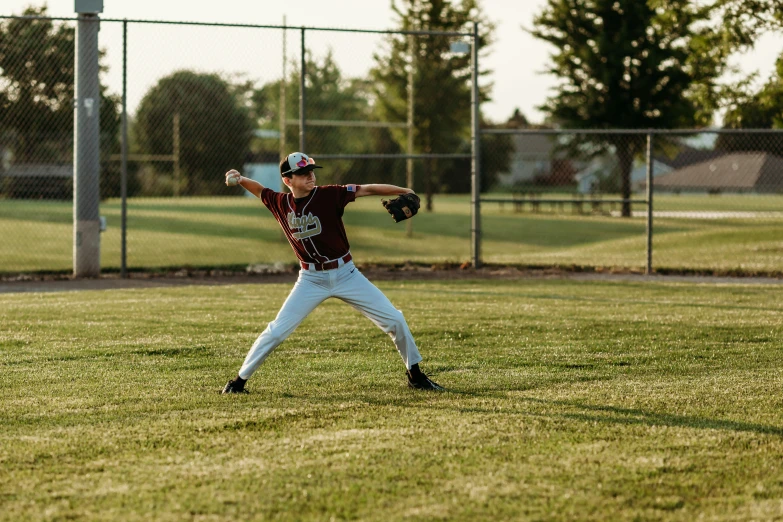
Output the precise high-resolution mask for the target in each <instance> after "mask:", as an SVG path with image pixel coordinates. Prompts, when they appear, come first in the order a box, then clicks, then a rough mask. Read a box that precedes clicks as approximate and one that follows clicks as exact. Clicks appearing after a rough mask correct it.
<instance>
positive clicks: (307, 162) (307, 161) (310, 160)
mask: <svg viewBox="0 0 783 522" xmlns="http://www.w3.org/2000/svg"><path fill="white" fill-rule="evenodd" d="M308 165H315V160H314V159H313V158H307V159H305V158H302V159H300V160H299V161H297V162H296V166H297V167H298V169H303V168H305V167H306V166H308ZM298 169H297V170H294V169H293V168H292V169H291V170H287V171H285V172H283V176H286V177H288V176H291V175H292V174H296V173H297V171H298Z"/></svg>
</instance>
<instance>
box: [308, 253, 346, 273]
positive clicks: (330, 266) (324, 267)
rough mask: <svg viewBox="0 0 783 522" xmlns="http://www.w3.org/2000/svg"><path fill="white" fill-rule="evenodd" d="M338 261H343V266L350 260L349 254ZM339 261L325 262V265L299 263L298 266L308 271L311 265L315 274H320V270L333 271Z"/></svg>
mask: <svg viewBox="0 0 783 522" xmlns="http://www.w3.org/2000/svg"><path fill="white" fill-rule="evenodd" d="M340 259H342V260H343V264H345V263H347V262H348V261H350V260H351V259H352V258H351V253H350V252H348V253H347V254H345V255H344V256H343V257H341V258H340ZM340 259H335V260H334V261H327V262H326V263H305V262H304V261H300V262H299V264H300V265H302V268H304V269H305V270H310V265H313V267H314V270H315V271H316V272H320V271H322V270H334V269H335V268H337V267H338V266H340Z"/></svg>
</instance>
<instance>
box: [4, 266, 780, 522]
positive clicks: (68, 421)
mask: <svg viewBox="0 0 783 522" xmlns="http://www.w3.org/2000/svg"><path fill="white" fill-rule="evenodd" d="M379 286H380V287H381V289H382V290H383V291H384V292H385V293H387V295H389V297H390V298H391V299H392V301H393V302H394V303H395V304H396V305H397V306H398V307H400V308H402V310H403V311H404V313H405V315H406V317H407V319H408V321H409V324H410V326H411V328H412V329H413V331H414V333H415V335H416V337H417V341H418V343H419V345H420V347H421V350H422V352H423V354H424V356H425V364H426V366H425V369H426V370H428V371H430V372H431V373H432V375H433V377H434V378H435V379H436V380H437V381H438V382H440V383H441V384H444V385H445V386H447V387H448V388H449V389H450V390H451V391H450V392H449V393H444V394H421V393H415V392H413V391H411V390H408V389H407V388H406V387H405V381H404V377H403V373H402V364H401V362H400V360H399V356H398V355H397V353H396V351H395V350H394V348H393V346H392V344H391V342H390V341H389V339H388V337H386V336H385V335H384V334H383V333H382V332H380V331H379V330H377V329H376V328H375V327H374V326H373V325H372V324H370V323H369V321H367V320H366V319H364V318H363V317H362V316H361V315H359V314H358V313H357V312H355V311H354V310H353V309H351V308H350V307H348V306H346V305H345V304H343V303H340V302H338V301H333V300H330V301H327V302H325V303H324V304H323V305H322V306H321V307H319V308H318V309H316V311H315V312H314V313H313V314H312V315H311V316H310V317H308V319H307V320H306V321H305V323H304V324H303V325H302V326H301V327H300V328H299V329H298V330H297V331H296V332H295V333H294V334H293V335H292V336H291V337H290V338H289V339H288V340H287V341H286V342H285V343H284V344H283V345H281V346H280V347H279V348H278V349H277V351H276V352H275V353H273V354H272V355H271V356H270V358H269V359H268V360H267V361H266V363H265V364H264V365H263V366H262V367H261V368H260V370H259V371H258V372H257V374H256V375H255V376H254V377H253V379H251V381H250V382H249V384H248V388H249V389H250V390H251V391H252V392H253V393H252V394H251V395H248V396H238V397H224V396H221V395H219V394H218V393H217V391H218V390H219V388H220V387H221V386H222V385H223V384H224V383H225V381H226V380H227V379H228V378H229V377H230V376H231V375H233V374H234V372H235V371H236V369H237V367H238V366H239V364H241V361H242V359H243V358H244V355H245V353H246V352H247V349H248V347H249V346H250V344H251V343H252V342H253V340H254V339H255V337H256V336H257V334H258V333H260V331H261V330H262V329H263V328H264V327H265V325H266V322H267V321H270V320H272V319H273V318H274V316H275V314H276V313H277V310H278V308H279V306H280V305H281V304H282V302H283V301H284V300H285V298H286V296H287V294H288V291H289V290H290V285H247V286H226V287H209V288H205V287H184V288H182V287H180V288H165V289H144V290H120V291H102V292H73V293H51V294H32V295H31V294H17V295H14V294H7V295H2V296H0V307H1V308H2V310H3V321H2V323H0V366H1V367H2V369H1V373H0V375H2V379H1V380H0V389H1V390H2V394H3V402H2V406H1V407H0V408H1V409H0V414H1V415H2V426H3V429H2V431H0V438H1V439H2V444H0V463H1V464H2V468H3V470H4V473H3V474H0V492H2V493H0V494H1V495H2V497H0V498H2V504H3V509H2V510H0V519H2V520H19V519H63V518H80V519H86V520H92V519H96V520H97V519H106V518H113V519H124V520H148V519H152V518H154V519H160V520H167V519H172V520H173V519H181V518H200V519H225V518H237V519H253V518H256V519H268V518H274V519H281V520H323V519H329V518H332V517H333V518H335V519H364V520H367V519H373V520H375V519H388V520H402V519H425V518H426V519H448V520H498V519H509V518H514V519H520V518H522V519H561V520H568V519H590V520H608V519H611V520H615V519H619V520H625V519H666V520H692V519H694V518H697V517H698V516H704V517H705V518H707V519H713V520H737V519H750V518H755V519H771V518H776V517H781V516H783V506H781V504H780V502H779V499H780V498H781V495H783V472H781V469H780V466H779V462H780V459H781V457H783V415H781V411H783V410H782V409H781V406H783V401H781V397H780V389H781V384H783V382H781V381H783V379H782V378H781V375H782V373H781V370H783V355H782V354H783V350H782V349H783V342H781V339H782V338H783V335H781V334H783V315H782V314H781V313H780V312H781V304H780V300H779V297H778V296H779V292H780V289H779V288H778V286H779V285H772V286H763V285H740V284H722V285H706V284H689V283H620V282H573V281H559V280H516V281H507V280H506V281H457V282H422V281H407V282H383V283H380V284H379Z"/></svg>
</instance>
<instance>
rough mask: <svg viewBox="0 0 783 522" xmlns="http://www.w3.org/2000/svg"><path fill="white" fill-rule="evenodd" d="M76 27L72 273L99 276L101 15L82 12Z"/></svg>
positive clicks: (77, 275)
mask: <svg viewBox="0 0 783 522" xmlns="http://www.w3.org/2000/svg"><path fill="white" fill-rule="evenodd" d="M78 20H79V21H78V22H77V29H76V53H75V59H76V64H75V65H76V67H75V69H76V85H75V89H74V90H75V94H76V100H75V103H74V129H73V130H74V142H73V176H74V178H73V275H74V277H98V276H99V275H100V272H101V232H100V216H99V213H100V201H101V196H100V190H99V187H100V184H99V180H100V149H101V146H100V132H101V125H100V112H99V110H100V102H101V90H100V84H99V82H98V72H99V68H98V56H99V53H98V30H99V29H100V18H99V17H98V15H97V14H94V13H80V14H79V19H78Z"/></svg>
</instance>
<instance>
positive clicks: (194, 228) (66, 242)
mask: <svg viewBox="0 0 783 522" xmlns="http://www.w3.org/2000/svg"><path fill="white" fill-rule="evenodd" d="M655 201H656V208H657V209H659V210H697V211H703V210H718V211H736V210H744V211H757V212H778V211H780V210H781V209H783V196H759V195H746V196H728V195H723V196H685V195H683V196H660V197H657V198H656V200H655ZM639 209H640V210H641V207H640V208H639ZM100 212H101V214H102V215H105V216H106V217H107V219H108V225H109V228H108V231H107V232H105V233H104V234H103V236H102V246H101V248H102V266H103V267H104V268H105V269H114V270H116V269H117V268H118V267H119V266H120V204H119V201H117V200H110V201H108V202H105V203H104V204H102V206H101V211H100ZM72 220H73V217H72V207H71V205H70V204H68V203H59V202H30V201H11V200H3V201H0V233H2V237H3V248H2V249H0V273H2V272H5V273H18V272H35V271H52V270H63V271H68V270H70V269H71V267H72V250H73V246H72V243H73V239H72V237H73V227H72ZM344 220H345V223H346V227H347V229H348V236H349V238H350V240H351V247H352V251H353V253H354V256H355V258H356V259H357V260H358V262H359V263H404V262H406V261H413V262H419V263H443V262H452V263H462V262H464V261H467V260H469V259H470V255H471V254H470V202H469V200H468V198H467V197H464V196H451V197H449V196H443V197H437V198H436V200H435V212H433V213H427V212H421V213H420V214H419V215H418V216H416V218H415V219H414V237H413V238H412V239H410V238H407V237H406V235H405V225H403V224H394V222H393V221H392V220H391V219H390V217H389V215H388V214H386V212H385V211H384V210H383V208H382V207H381V205H380V198H375V197H372V198H363V199H360V200H359V201H357V202H356V203H353V204H351V205H349V207H348V208H347V210H346V213H345V217H344ZM128 227H129V230H128V266H129V267H130V268H131V269H143V268H147V269H149V268H152V269H154V268H162V267H181V266H195V267H219V266H246V265H249V264H270V263H276V262H283V263H289V264H292V263H293V262H294V256H293V253H292V252H291V249H290V247H289V246H288V244H287V243H286V242H284V240H283V239H282V237H281V233H280V231H279V228H278V225H277V223H276V222H275V221H274V220H273V218H272V217H271V215H270V214H269V212H268V211H267V210H266V209H265V208H264V207H263V205H261V204H260V202H258V201H255V200H252V199H249V198H193V199H181V200H174V199H168V198H161V199H133V200H131V201H130V202H129V206H128ZM482 227H483V230H484V241H483V243H482V258H483V260H484V262H486V263H501V264H522V265H580V266H601V267H623V268H638V269H641V268H643V267H644V266H645V263H646V233H645V220H644V219H642V218H633V219H622V218H617V217H609V216H602V215H595V216H593V215H574V214H572V213H571V212H568V211H567V212H565V213H559V214H557V213H541V214H532V213H515V212H513V211H512V210H511V208H510V206H509V205H505V207H504V208H503V209H501V207H500V205H498V204H496V203H486V204H484V206H483V210H482ZM782 229H783V215H780V214H779V213H778V215H777V217H776V216H775V215H773V216H772V217H770V216H766V217H758V218H752V219H746V218H742V219H738V218H724V219H711V220H704V219H675V218H665V219H664V218H659V219H656V220H655V227H654V243H653V249H654V252H653V264H654V266H655V267H657V268H660V269H686V270H689V269H693V270H717V271H740V272H746V273H771V272H781V271H783V233H781V230H782Z"/></svg>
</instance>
